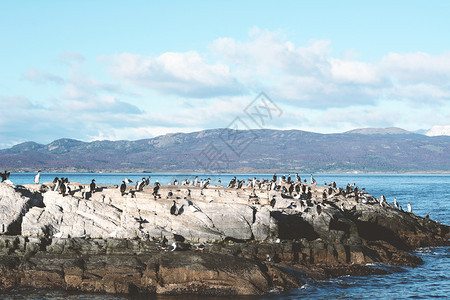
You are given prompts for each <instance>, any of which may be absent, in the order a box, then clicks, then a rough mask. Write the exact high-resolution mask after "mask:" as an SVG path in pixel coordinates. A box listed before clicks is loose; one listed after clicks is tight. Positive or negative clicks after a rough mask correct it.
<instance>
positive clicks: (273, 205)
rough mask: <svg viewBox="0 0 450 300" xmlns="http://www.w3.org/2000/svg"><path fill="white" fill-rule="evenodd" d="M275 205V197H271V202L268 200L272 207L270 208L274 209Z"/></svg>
mask: <svg viewBox="0 0 450 300" xmlns="http://www.w3.org/2000/svg"><path fill="white" fill-rule="evenodd" d="M276 203H277V200H275V197H273V198H272V200H270V206H272V208H274V207H275V204H276Z"/></svg>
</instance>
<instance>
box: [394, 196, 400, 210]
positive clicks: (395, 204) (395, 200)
mask: <svg viewBox="0 0 450 300" xmlns="http://www.w3.org/2000/svg"><path fill="white" fill-rule="evenodd" d="M394 206H395V207H396V208H397V209H399V207H400V206H399V205H398V202H397V198H396V197H394Z"/></svg>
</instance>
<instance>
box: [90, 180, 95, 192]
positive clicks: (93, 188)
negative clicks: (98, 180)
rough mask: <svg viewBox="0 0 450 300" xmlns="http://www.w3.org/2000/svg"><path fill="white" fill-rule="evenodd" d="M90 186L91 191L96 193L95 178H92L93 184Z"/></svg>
mask: <svg viewBox="0 0 450 300" xmlns="http://www.w3.org/2000/svg"><path fill="white" fill-rule="evenodd" d="M89 188H90V189H91V193H95V189H96V185H95V179H92V181H91V184H89Z"/></svg>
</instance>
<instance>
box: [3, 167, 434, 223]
mask: <svg viewBox="0 0 450 300" xmlns="http://www.w3.org/2000/svg"><path fill="white" fill-rule="evenodd" d="M0 176H1V179H2V182H4V181H6V180H7V179H8V178H9V176H10V172H7V171H5V172H3V173H0ZM40 176H41V170H39V171H38V172H37V174H36V176H35V177H34V183H35V184H39V182H40ZM150 178H151V176H148V177H147V178H146V177H143V178H142V180H136V183H135V186H134V189H133V188H130V189H129V191H128V192H127V187H128V186H127V185H129V184H131V183H133V181H132V180H130V179H128V178H125V179H124V180H123V181H122V184H121V185H120V186H119V185H115V187H116V188H118V189H119V190H120V193H121V195H122V196H125V195H128V194H130V195H131V197H132V198H133V197H136V194H135V193H136V192H141V191H143V189H144V187H146V186H149V185H150ZM53 183H54V184H55V185H54V187H53V190H54V191H57V192H59V193H61V194H62V195H63V196H64V195H66V194H71V193H72V190H71V188H70V185H69V179H68V178H64V177H61V178H58V177H55V179H54V180H53ZM210 183H211V178H205V179H201V178H199V177H198V176H196V177H195V178H194V179H184V180H182V181H178V179H174V180H173V181H172V182H170V183H169V184H170V185H175V186H178V185H179V186H193V187H200V188H202V189H205V188H207V187H208V186H209V185H210ZM218 184H219V185H221V180H220V178H219V180H218ZM311 185H317V181H316V179H315V178H314V176H313V175H312V174H311V180H310V186H307V181H306V179H304V180H303V181H302V179H301V178H300V176H299V175H298V173H296V174H295V176H291V174H288V175H287V176H285V175H282V176H277V174H274V175H273V177H272V178H271V179H270V180H269V179H257V178H256V177H253V178H248V179H247V180H239V179H237V177H236V176H234V177H233V178H232V179H231V180H230V182H229V183H228V185H227V187H228V188H235V189H242V188H244V187H246V188H251V189H253V190H256V189H259V190H267V191H271V190H274V191H281V196H282V197H283V198H292V199H294V200H300V205H301V206H306V205H308V204H309V203H311V201H312V191H311ZM324 185H325V187H326V189H324V190H323V194H322V201H324V200H325V202H323V203H322V206H326V205H327V204H329V201H326V200H328V199H330V198H334V197H336V196H340V195H342V196H344V197H354V198H355V201H356V202H361V203H363V204H374V203H377V202H378V203H379V204H380V205H381V206H382V207H388V206H389V207H394V208H397V209H399V210H401V211H403V208H402V207H401V206H400V205H399V203H398V201H397V198H394V204H393V205H391V204H390V203H388V202H387V201H386V198H385V196H384V195H382V196H381V198H380V199H376V198H374V197H372V196H370V195H368V194H367V193H366V192H365V189H364V188H363V189H361V190H359V188H358V187H357V186H356V185H355V184H351V185H350V184H347V186H346V187H345V188H341V187H337V186H336V182H334V181H332V182H331V183H330V184H327V183H325V184H324ZM160 187H161V184H160V183H159V182H158V180H156V181H155V183H154V184H153V192H152V195H153V196H154V197H155V198H158V197H159V198H161V196H160V195H159V193H158V192H159V189H160ZM79 188H80V190H81V191H82V196H83V198H85V199H89V197H90V196H92V194H93V193H95V192H96V190H97V186H96V183H95V179H92V181H91V183H90V184H89V185H88V186H79ZM189 192H190V191H189ZM170 193H172V192H169V196H171V195H170ZM250 198H252V196H250ZM254 198H257V197H256V195H254ZM185 200H186V199H185ZM301 200H306V201H307V202H306V204H305V203H304V202H303V201H301ZM275 203H276V200H275V198H272V199H271V200H270V205H271V206H272V207H274V206H275ZM312 203H313V204H314V205H318V210H319V211H320V210H321V209H320V205H319V203H318V202H317V201H313V202H312ZM292 205H294V206H295V204H294V203H292V204H291V206H292ZM184 206H186V207H189V208H190V209H191V210H193V211H198V210H199V209H198V207H195V206H194V205H193V203H192V202H191V201H189V200H186V203H184V204H183V206H181V207H180V208H177V207H176V204H175V201H174V204H173V205H172V207H171V209H170V213H171V214H172V215H177V214H179V212H180V209H181V211H183V208H184ZM343 209H344V208H343V206H341V210H343ZM407 210H408V212H410V213H412V207H411V203H408V204H407ZM429 215H430V214H428V215H427V217H429Z"/></svg>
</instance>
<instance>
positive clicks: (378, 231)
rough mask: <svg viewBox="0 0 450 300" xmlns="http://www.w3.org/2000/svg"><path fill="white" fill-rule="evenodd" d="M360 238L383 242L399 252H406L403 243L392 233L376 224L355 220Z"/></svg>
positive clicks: (406, 247) (405, 246) (406, 248)
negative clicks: (399, 250)
mask: <svg viewBox="0 0 450 300" xmlns="http://www.w3.org/2000/svg"><path fill="white" fill-rule="evenodd" d="M355 223H356V225H357V227H358V232H359V235H360V237H361V238H363V239H365V240H367V241H385V242H388V243H389V244H391V245H393V246H395V247H396V248H398V249H401V250H408V249H409V247H408V246H407V245H406V243H404V242H403V241H402V240H401V239H400V238H399V236H398V235H397V234H395V232H394V231H392V230H390V229H389V228H386V227H383V226H381V225H378V224H376V223H372V222H364V221H359V220H355Z"/></svg>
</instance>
